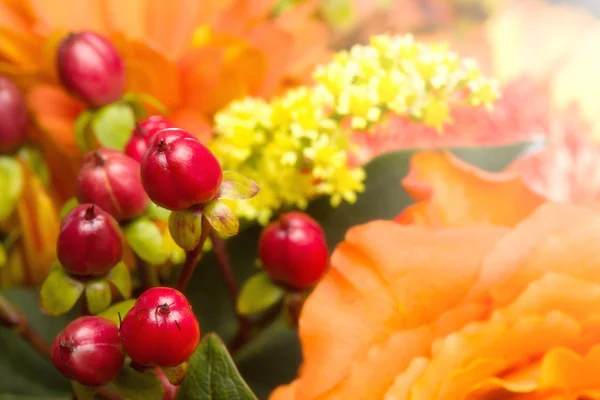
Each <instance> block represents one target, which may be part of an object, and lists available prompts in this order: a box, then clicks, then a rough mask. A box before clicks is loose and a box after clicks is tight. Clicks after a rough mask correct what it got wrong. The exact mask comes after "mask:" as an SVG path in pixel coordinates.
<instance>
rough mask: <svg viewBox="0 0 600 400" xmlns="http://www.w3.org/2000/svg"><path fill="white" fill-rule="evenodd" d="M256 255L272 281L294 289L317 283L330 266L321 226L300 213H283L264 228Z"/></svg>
mask: <svg viewBox="0 0 600 400" xmlns="http://www.w3.org/2000/svg"><path fill="white" fill-rule="evenodd" d="M258 252H259V256H260V259H261V262H262V264H263V268H264V269H265V271H267V273H268V274H269V276H270V277H271V279H273V280H274V281H276V282H280V283H283V284H285V285H288V286H291V287H292V288H295V289H305V288H308V287H310V286H312V285H314V284H315V283H317V281H319V279H321V277H322V276H323V273H324V272H325V270H326V269H327V266H328V262H329V256H328V251H327V242H326V239H325V234H324V233H323V230H322V228H321V226H320V225H319V223H318V222H317V221H315V220H314V219H312V218H311V217H309V216H308V215H306V214H304V213H301V212H288V213H285V214H283V215H282V216H281V217H280V218H279V219H278V220H277V221H274V222H272V223H271V224H270V225H269V226H267V227H266V228H265V229H264V231H263V233H262V234H261V237H260V242H259V248H258Z"/></svg>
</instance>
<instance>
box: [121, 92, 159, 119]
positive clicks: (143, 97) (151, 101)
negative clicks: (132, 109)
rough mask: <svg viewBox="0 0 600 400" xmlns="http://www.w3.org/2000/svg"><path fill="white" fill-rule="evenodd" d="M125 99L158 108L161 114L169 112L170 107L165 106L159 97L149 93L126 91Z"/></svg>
mask: <svg viewBox="0 0 600 400" xmlns="http://www.w3.org/2000/svg"><path fill="white" fill-rule="evenodd" d="M123 99H125V100H126V101H128V102H130V103H144V104H147V105H149V106H150V107H152V108H154V109H156V111H158V112H159V113H160V114H163V115H165V114H168V113H169V109H168V108H167V107H165V105H164V104H162V103H161V102H160V101H159V100H158V99H157V98H155V97H153V96H150V95H149V94H147V93H126V94H125V95H124V96H123Z"/></svg>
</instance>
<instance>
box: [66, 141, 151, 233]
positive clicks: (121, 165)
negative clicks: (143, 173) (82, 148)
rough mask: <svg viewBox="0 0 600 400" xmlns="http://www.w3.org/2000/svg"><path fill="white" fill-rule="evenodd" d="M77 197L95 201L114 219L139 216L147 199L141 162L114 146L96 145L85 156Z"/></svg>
mask: <svg viewBox="0 0 600 400" xmlns="http://www.w3.org/2000/svg"><path fill="white" fill-rule="evenodd" d="M77 198H78V199H79V201H80V202H82V203H95V204H96V205H98V206H100V208H102V209H103V210H104V211H106V212H108V213H109V214H111V215H112V216H113V217H114V218H115V219H116V220H117V221H125V220H130V219H133V218H136V217H139V216H140V215H142V214H143V213H144V211H145V210H146V208H147V207H148V204H149V203H150V199H149V198H148V195H146V192H145V191H144V187H143V186H142V181H141V179H140V164H139V163H138V162H137V161H135V160H134V159H132V158H131V157H128V156H126V155H125V154H123V153H121V152H119V151H117V150H113V149H98V150H95V151H93V152H91V153H89V154H88V155H87V156H86V157H85V158H84V160H83V166H82V167H81V170H80V171H79V176H78V177H77Z"/></svg>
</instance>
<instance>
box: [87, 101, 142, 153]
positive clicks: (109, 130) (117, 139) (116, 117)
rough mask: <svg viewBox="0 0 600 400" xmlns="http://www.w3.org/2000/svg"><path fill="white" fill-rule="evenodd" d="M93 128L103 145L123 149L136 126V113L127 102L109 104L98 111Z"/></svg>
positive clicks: (93, 120)
mask: <svg viewBox="0 0 600 400" xmlns="http://www.w3.org/2000/svg"><path fill="white" fill-rule="evenodd" d="M92 128H93V129H94V134H95V135H96V138H97V139H98V141H99V142H100V144H101V145H102V147H109V148H111V149H117V150H123V149H124V148H125V145H126V144H127V141H128V140H129V138H130V137H131V132H132V131H133V128H135V115H134V113H133V110H132V109H131V107H130V106H129V105H128V104H127V103H123V102H119V103H113V104H109V105H107V106H104V107H102V108H101V109H100V110H98V111H97V112H96V114H95V115H94V118H93V119H92Z"/></svg>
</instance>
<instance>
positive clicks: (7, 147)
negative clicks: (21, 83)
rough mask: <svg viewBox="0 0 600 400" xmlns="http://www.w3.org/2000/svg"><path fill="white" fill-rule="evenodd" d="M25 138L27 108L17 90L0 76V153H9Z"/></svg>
mask: <svg viewBox="0 0 600 400" xmlns="http://www.w3.org/2000/svg"><path fill="white" fill-rule="evenodd" d="M26 136H27V108H26V106H25V99H24V98H23V95H22V94H21V92H20V91H19V89H18V88H17V87H16V86H15V85H14V84H13V83H12V82H11V81H9V80H8V79H6V78H4V77H2V76H0V153H10V152H12V151H14V150H16V149H17V148H18V147H19V146H21V145H22V144H23V142H24V141H25V139H26Z"/></svg>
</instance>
